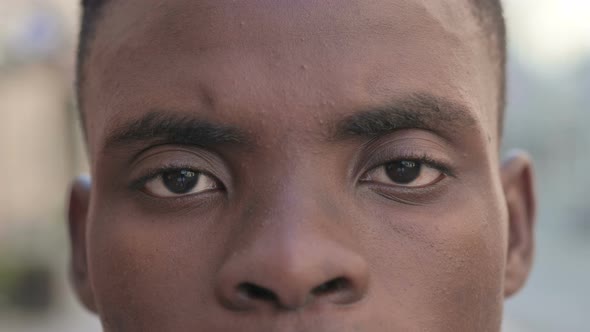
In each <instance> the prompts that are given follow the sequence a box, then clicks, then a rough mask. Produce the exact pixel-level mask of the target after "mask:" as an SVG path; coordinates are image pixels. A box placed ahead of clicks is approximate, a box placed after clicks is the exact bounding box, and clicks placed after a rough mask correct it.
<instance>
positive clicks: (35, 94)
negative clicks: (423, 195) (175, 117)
mask: <svg viewBox="0 0 590 332" xmlns="http://www.w3.org/2000/svg"><path fill="white" fill-rule="evenodd" d="M504 4H505V11H506V18H507V21H508V27H509V40H510V41H509V47H510V64H509V106H508V115H507V123H506V126H505V128H506V129H505V141H504V146H505V147H506V148H509V147H521V148H524V149H526V150H528V151H530V152H531V154H532V156H533V158H534V159H535V162H536V166H537V185H538V193H539V208H540V211H539V218H538V227H537V255H536V263H535V268H534V271H533V273H532V276H531V279H530V281H529V283H528V284H527V286H526V288H525V289H524V291H522V292H521V293H520V294H518V295H517V296H516V297H515V298H514V299H511V300H509V301H508V302H507V306H506V323H505V330H506V332H531V331H534V332H545V331H551V332H554V331H560V332H588V331H590V241H588V240H590V199H589V198H590V130H589V128H588V127H589V126H590V110H589V109H588V105H590V1H588V0H505V1H504ZM77 30H78V1H77V0H19V1H13V0H0V331H3V332H21V331H22V332H24V331H27V332H29V331H49V332H70V331H72V332H74V331H88V332H99V331H100V325H99V323H98V321H97V320H96V318H94V317H93V316H92V315H90V314H88V313H86V312H85V311H84V310H83V309H81V307H80V306H79V305H78V304H77V302H76V300H75V299H74V296H73V294H72V292H71V291H70V289H69V288H68V285H67V267H66V266H67V261H68V240H67V232H66V227H65V212H64V207H65V201H66V196H67V194H66V193H67V187H68V182H69V180H70V179H71V178H72V177H73V176H74V175H76V174H78V173H81V172H85V171H86V170H87V165H86V157H85V152H84V146H83V143H82V138H81V136H80V131H79V128H78V123H77V121H78V120H77V114H76V111H75V108H74V105H73V103H72V81H73V76H74V72H73V68H74V54H75V46H76V37H77V36H76V34H77ZM505 150H506V149H505Z"/></svg>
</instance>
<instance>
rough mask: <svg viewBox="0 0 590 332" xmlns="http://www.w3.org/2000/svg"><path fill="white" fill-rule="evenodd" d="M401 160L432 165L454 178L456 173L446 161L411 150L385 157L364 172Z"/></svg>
mask: <svg viewBox="0 0 590 332" xmlns="http://www.w3.org/2000/svg"><path fill="white" fill-rule="evenodd" d="M384 159H385V158H384ZM403 160H407V161H413V162H417V163H420V164H423V165H426V166H428V167H432V168H434V169H436V170H438V171H440V172H441V173H443V174H444V175H445V176H449V177H452V178H456V174H455V171H454V169H453V168H452V167H451V166H449V165H448V164H447V163H444V162H441V161H439V160H436V159H434V158H433V157H432V156H430V155H429V154H428V153H422V154H419V153H413V152H408V153H403V154H401V155H400V156H397V157H395V158H389V159H385V161H381V162H379V163H377V165H375V166H373V167H371V168H369V169H368V170H367V171H365V173H364V174H366V173H367V172H369V171H371V170H374V169H376V168H377V167H383V166H385V165H387V164H391V163H394V162H397V161H403ZM363 176H364V175H363Z"/></svg>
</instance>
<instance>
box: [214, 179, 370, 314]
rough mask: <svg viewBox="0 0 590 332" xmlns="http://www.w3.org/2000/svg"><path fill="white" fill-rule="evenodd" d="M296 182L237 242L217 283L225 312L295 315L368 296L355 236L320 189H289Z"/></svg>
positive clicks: (275, 195)
mask: <svg viewBox="0 0 590 332" xmlns="http://www.w3.org/2000/svg"><path fill="white" fill-rule="evenodd" d="M295 179H296V177H291V178H290V179H289V180H288V181H286V182H285V183H287V184H288V186H287V187H285V188H279V190H276V191H274V192H273V195H271V198H270V199H269V200H268V201H266V203H265V204H263V205H264V208H261V209H257V210H258V211H257V212H254V213H252V214H251V216H250V217H249V218H248V219H249V222H250V223H252V225H253V226H252V227H248V229H247V230H245V231H244V232H242V233H241V234H240V235H239V236H241V239H240V240H239V241H235V243H239V244H238V245H237V247H235V248H233V251H232V254H231V255H229V257H228V259H227V260H226V261H225V262H224V264H223V266H222V268H221V270H220V273H219V278H218V279H219V280H218V294H219V297H220V299H221V301H222V303H223V304H224V305H225V306H226V307H228V308H234V309H235V308H239V309H244V308H247V309H260V308H265V307H266V308H275V309H276V308H282V309H294V308H301V307H304V306H306V305H308V304H310V303H316V302H323V303H331V304H345V303H352V302H355V301H358V300H359V299H360V298H362V296H363V295H364V293H365V290H366V287H367V282H368V269H367V266H366V262H365V261H364V259H363V258H362V257H361V255H359V253H358V252H356V250H355V248H353V245H352V243H353V241H352V239H351V237H350V234H348V232H346V230H345V227H342V222H341V221H339V220H335V218H338V214H337V213H336V212H335V211H332V210H333V209H331V208H328V207H326V205H329V204H328V203H326V200H328V198H321V194H319V193H318V192H317V190H316V189H315V187H316V185H317V183H316V184H314V185H313V186H311V185H310V186H305V185H299V184H295V185H290V184H291V182H290V181H292V180H295ZM306 182H307V183H309V181H306ZM302 183H303V182H302Z"/></svg>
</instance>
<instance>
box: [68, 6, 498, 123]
mask: <svg viewBox="0 0 590 332" xmlns="http://www.w3.org/2000/svg"><path fill="white" fill-rule="evenodd" d="M81 1H82V20H81V28H80V35H79V43H78V53H77V62H76V95H77V97H78V101H80V97H81V85H82V84H83V82H84V70H83V67H84V60H85V58H86V55H87V53H88V52H89V48H90V43H91V42H92V39H93V37H94V34H95V33H96V29H97V21H99V20H100V17H101V13H102V11H103V9H104V7H105V6H106V4H107V3H109V2H111V1H110V0H81ZM468 1H469V3H470V7H471V9H472V10H473V15H474V16H475V18H476V19H477V20H478V22H479V24H480V25H481V26H482V28H483V31H484V33H485V34H486V37H487V39H488V41H489V42H490V50H491V58H492V59H494V60H496V61H497V63H496V66H497V67H498V73H499V85H500V86H499V102H498V105H499V107H500V110H499V117H500V118H499V127H500V131H501V130H502V123H503V117H504V107H505V104H506V24H505V21H504V14H503V9H502V3H501V0H468Z"/></svg>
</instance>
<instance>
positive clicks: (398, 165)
mask: <svg viewBox="0 0 590 332" xmlns="http://www.w3.org/2000/svg"><path fill="white" fill-rule="evenodd" d="M420 168H421V165H420V164H419V163H416V162H414V161H409V160H402V161H396V162H393V163H391V164H388V165H387V166H386V170H385V171H386V173H387V176H389V178H390V179H391V181H393V182H395V183H399V184H408V183H411V182H413V181H414V180H416V179H417V178H418V176H419V175H420Z"/></svg>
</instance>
